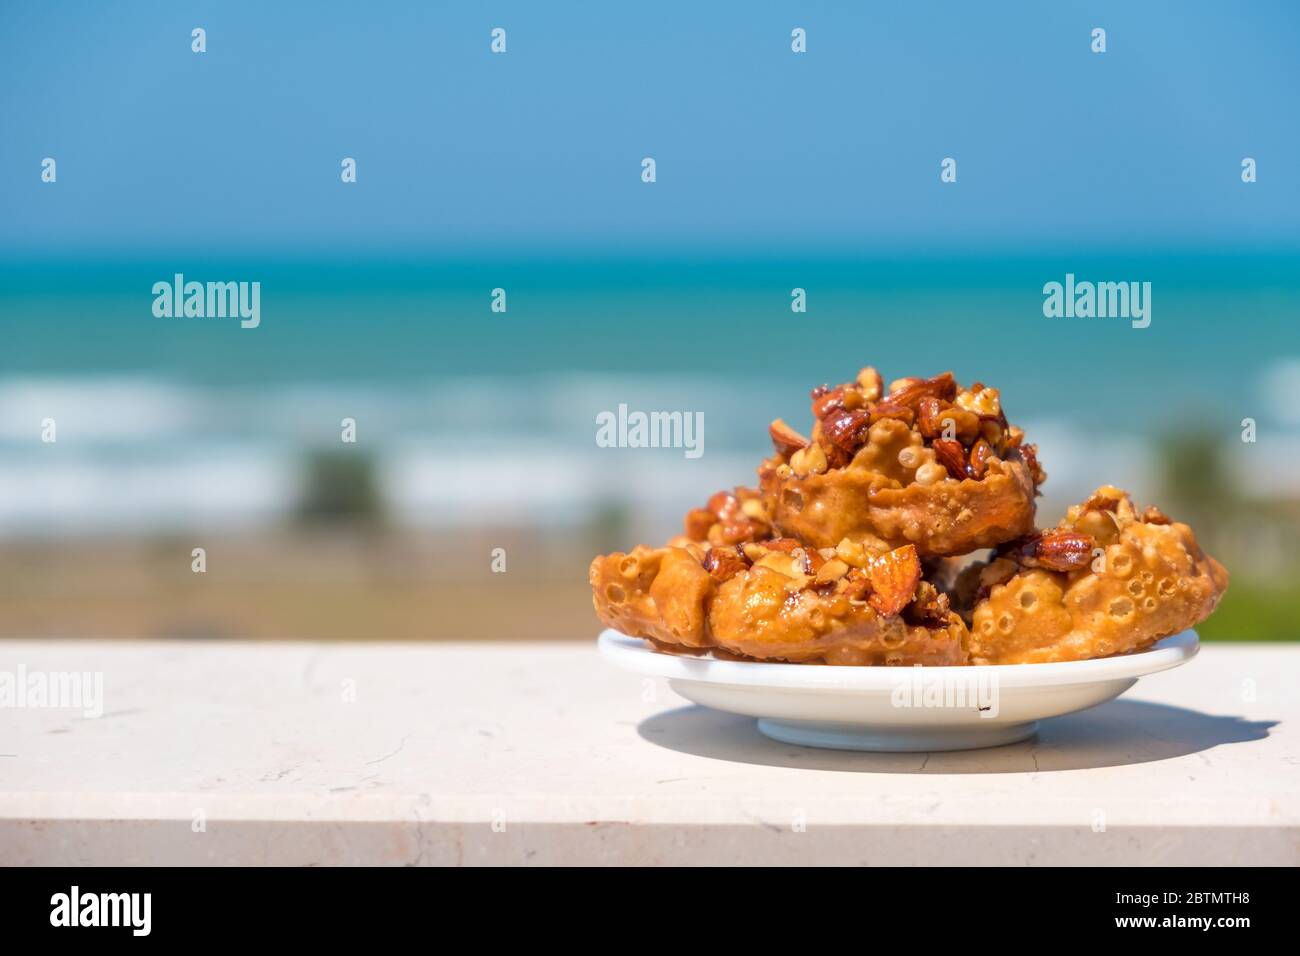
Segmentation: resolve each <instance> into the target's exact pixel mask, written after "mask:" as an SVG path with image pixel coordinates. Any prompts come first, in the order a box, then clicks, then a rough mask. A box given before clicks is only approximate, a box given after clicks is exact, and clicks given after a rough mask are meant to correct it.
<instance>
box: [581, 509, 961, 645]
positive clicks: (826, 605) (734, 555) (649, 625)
mask: <svg viewBox="0 0 1300 956" xmlns="http://www.w3.org/2000/svg"><path fill="white" fill-rule="evenodd" d="M744 492H746V489H737V494H736V495H729V496H724V497H722V498H720V497H719V496H718V495H715V496H714V498H713V499H711V508H710V509H699V510H708V511H709V512H710V514H712V515H713V517H714V518H715V519H716V518H718V512H719V511H726V510H727V509H728V508H730V507H731V506H730V505H727V504H726V499H727V497H730V498H733V499H736V500H755V499H754V498H752V497H744V495H743V493H744ZM713 505H716V506H717V507H712V506H713ZM751 510H752V509H751ZM724 523H725V522H724V521H722V520H715V521H714V522H713V523H712V524H709V526H708V527H707V528H705V519H704V517H703V515H699V514H697V513H696V512H694V511H693V512H691V513H690V514H688V515H687V519H686V527H687V534H685V535H682V536H681V537H679V538H676V539H674V543H673V544H670V545H669V546H668V547H664V548H647V547H644V546H642V547H638V548H635V549H633V550H632V551H631V552H630V553H615V554H610V555H602V556H601V557H598V558H596V559H595V560H594V561H593V562H592V564H591V569H590V574H589V578H590V583H591V586H592V600H593V603H594V606H595V608H596V613H597V615H598V616H599V617H600V619H601V620H602V621H603V622H604V623H605V624H607V625H608V626H610V627H613V628H615V629H617V630H619V631H622V632H623V633H625V634H631V635H634V636H637V637H643V638H646V639H648V640H650V641H652V642H654V644H655V646H657V647H660V648H661V649H664V648H671V649H672V650H674V651H685V652H687V653H698V652H699V651H700V650H702V649H704V648H714V649H717V650H719V651H720V652H722V653H724V654H727V655H731V656H737V657H744V658H749V659H757V660H781V661H791V662H797V663H822V662H824V663H833V664H963V663H965V662H966V646H965V638H966V626H965V624H964V623H963V622H962V620H961V618H960V617H958V616H957V615H956V614H955V613H953V612H952V610H951V609H950V608H949V606H948V598H947V596H946V595H944V594H942V593H940V592H939V591H938V590H937V589H936V588H935V587H934V586H933V585H931V584H930V583H929V582H927V581H924V580H922V579H921V563H920V559H919V557H918V556H917V553H916V549H915V548H914V547H912V546H911V545H908V546H905V547H903V548H898V549H896V550H893V551H874V552H873V551H870V550H868V549H866V548H864V547H863V546H861V545H851V544H849V543H846V544H845V546H844V547H843V548H841V549H838V550H835V549H829V548H828V549H823V550H821V551H818V550H816V549H812V548H809V547H806V546H805V545H804V544H803V543H802V542H800V541H797V540H795V539H792V538H770V537H769V538H765V539H762V540H751V541H743V542H740V543H728V544H710V543H709V542H708V541H707V537H708V536H709V534H710V531H711V530H712V529H714V528H716V527H717V526H718V525H720V524H724ZM757 527H758V522H757V520H755V529H752V530H754V531H755V533H756V529H757ZM700 536H704V537H705V538H706V540H705V541H703V542H701V541H700V540H699V538H700ZM716 536H717V533H716V532H715V533H714V537H716Z"/></svg>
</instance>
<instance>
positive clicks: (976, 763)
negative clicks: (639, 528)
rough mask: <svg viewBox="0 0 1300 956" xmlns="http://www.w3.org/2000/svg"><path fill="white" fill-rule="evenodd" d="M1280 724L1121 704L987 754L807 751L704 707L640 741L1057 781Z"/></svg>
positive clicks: (785, 763) (757, 759) (826, 765)
mask: <svg viewBox="0 0 1300 956" xmlns="http://www.w3.org/2000/svg"><path fill="white" fill-rule="evenodd" d="M1276 725H1277V721H1271V720H1257V721H1252V720H1246V719H1244V718H1242V717H1230V716H1216V715H1214V714H1206V713H1202V712H1201V711H1197V710H1188V709H1186V708H1182V707H1171V706H1168V705H1165V704H1153V703H1147V702H1145V701H1137V700H1114V701H1111V702H1110V703H1108V704H1102V705H1101V706H1099V707H1094V708H1092V709H1090V710H1085V711H1082V712H1080V713H1077V714H1067V715H1065V716H1063V717H1053V718H1050V719H1048V720H1044V721H1042V722H1041V723H1040V724H1039V726H1038V733H1037V734H1036V735H1034V736H1033V737H1031V738H1030V739H1029V740H1025V741H1021V742H1020V743H1015V744H1008V745H1007V746H1005V747H990V748H987V749H984V750H963V751H944V752H935V753H901V754H883V753H859V752H856V751H845V750H819V749H816V748H812V747H798V746H794V745H791V744H783V743H778V742H777V741H775V740H770V739H768V738H767V737H764V736H763V735H762V734H760V733H759V732H758V727H757V726H756V724H755V721H754V719H753V718H750V717H741V716H738V715H736V714H726V713H722V712H721V711H716V710H710V709H708V708H706V707H698V706H689V707H679V708H676V709H674V710H668V711H664V712H663V713H659V714H655V715H654V716H653V717H647V718H646V719H645V720H643V721H641V723H640V724H639V725H638V726H637V733H638V734H640V736H641V737H642V738H643V739H644V740H646V741H648V742H650V743H652V744H655V745H656V746H659V747H665V748H667V749H669V750H674V751H677V752H679V753H687V754H693V755H695V756H697V757H710V758H712V759H715V760H730V761H734V762H737V763H748V764H756V765H759V766H767V767H791V768H794V769H799V770H837V771H843V772H848V773H951V774H966V773H1047V772H1051V771H1056V770H1084V769H1089V768H1095V767H1120V766H1126V765H1129V764H1140V763H1150V762H1152V761H1156V760H1169V759H1171V758H1174V757H1183V756H1187V755H1188V754H1194V753H1201V752H1204V751H1207V750H1211V749H1213V748H1215V747H1219V746H1224V745H1228V744H1239V743H1247V742H1249V741H1252V740H1262V739H1263V738H1265V737H1267V736H1268V733H1269V730H1270V729H1271V728H1272V727H1274V726H1276Z"/></svg>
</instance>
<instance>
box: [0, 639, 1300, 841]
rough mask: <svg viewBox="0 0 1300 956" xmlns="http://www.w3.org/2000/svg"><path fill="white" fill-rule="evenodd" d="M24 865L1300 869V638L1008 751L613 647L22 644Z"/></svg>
mask: <svg viewBox="0 0 1300 956" xmlns="http://www.w3.org/2000/svg"><path fill="white" fill-rule="evenodd" d="M19 668H25V670H26V671H27V672H28V673H30V672H33V671H40V672H45V673H49V672H59V671H64V672H66V671H78V672H91V673H102V675H103V703H102V710H103V712H102V715H101V716H98V717H93V716H92V717H87V716H84V714H83V713H82V711H80V710H69V709H46V708H34V707H22V708H14V709H3V710H0V863H3V864H31V863H37V864H66V865H81V864H96V865H98V864H146V863H157V864H198V865H219V864H258V863H272V864H287V865H329V864H349V863H364V864H393V865H403V864H408V865H409V864H661V863H667V864H674V863H676V864H709V863H717V864H733V863H740V864H744V863H788V864H801V863H807V864H822V863H825V864H925V865H944V864H974V865H993V864H1008V863H1029V864H1069V863H1084V864H1219V865H1239V864H1257V863H1272V864H1292V865H1294V864H1297V863H1300V693H1297V688H1298V687H1300V647H1288V646H1263V645H1254V646H1251V645H1210V646H1207V647H1205V648H1203V650H1202V652H1201V654H1200V656H1199V657H1198V658H1196V659H1195V660H1193V661H1192V662H1191V663H1189V664H1187V665H1185V666H1183V667H1180V668H1178V669H1176V670H1173V671H1170V672H1168V673H1164V674H1157V675H1154V676H1152V677H1147V678H1143V679H1142V680H1141V681H1140V682H1139V683H1138V685H1137V686H1136V687H1135V688H1134V689H1133V690H1131V691H1129V692H1128V693H1127V694H1126V695H1125V696H1124V697H1122V698H1120V699H1119V700H1117V701H1114V702H1112V703H1110V704H1106V705H1104V706H1102V707H1098V708H1095V709H1094V710H1091V711H1087V712H1084V713H1081V714H1075V715H1071V716H1067V717H1060V718H1055V719H1053V720H1050V721H1046V722H1044V724H1043V725H1042V728H1041V730H1040V732H1039V734H1038V735H1037V737H1036V738H1034V739H1032V740H1029V741H1026V742H1024V743H1020V744H1013V745H1011V746H1006V747H1000V748H996V749H992V750H984V751H971V752H964V753H935V754H894V755H886V754H861V753H845V752H836V751H819V750H809V749H802V748H799V747H792V746H787V745H783V744H779V743H776V742H774V741H771V740H768V739H766V738H764V737H762V736H761V735H760V734H759V733H758V732H757V730H756V729H755V727H754V724H753V722H752V721H750V720H746V719H743V718H739V717H733V716H729V715H726V714H720V713H715V712H711V711H707V710H703V709H700V708H696V707H693V706H691V705H689V704H687V703H686V702H685V701H684V700H682V699H681V698H679V697H677V696H676V695H675V694H673V693H672V691H671V690H669V689H668V687H667V686H666V685H665V684H663V683H662V682H660V681H657V680H649V679H643V678H640V677H638V676H636V675H633V674H628V673H624V672H621V671H617V670H615V669H613V668H611V667H609V666H608V665H606V664H604V663H603V662H602V661H600V660H599V658H598V657H597V655H596V650H595V646H594V642H593V643H591V644H473V645H468V644H441V645H418V646H417V645H391V644H389V645H384V644H332V645H313V644H287V643H286V644H261V643H259V644H252V643H237V642H221V643H216V642H207V643H205V642H148V643H146V642H139V643H115V642H89V641H86V642H76V641H26V642H24V641H0V673H3V672H9V673H17V672H18V670H19Z"/></svg>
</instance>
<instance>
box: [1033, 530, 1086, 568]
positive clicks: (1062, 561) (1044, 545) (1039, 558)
mask: <svg viewBox="0 0 1300 956" xmlns="http://www.w3.org/2000/svg"><path fill="white" fill-rule="evenodd" d="M1096 546H1097V542H1096V541H1095V540H1094V539H1093V537H1092V535H1088V534H1082V533H1081V532H1078V531H1048V532H1045V533H1042V534H1039V535H1037V536H1036V537H1033V538H1030V539H1029V540H1028V541H1026V542H1025V543H1024V544H1023V545H1021V546H1020V556H1021V563H1022V564H1024V565H1027V566H1028V567H1041V568H1047V569H1048V570H1050V571H1078V570H1079V569H1081V568H1086V567H1087V566H1088V565H1089V564H1090V563H1091V562H1092V549H1093V548H1095V547H1096Z"/></svg>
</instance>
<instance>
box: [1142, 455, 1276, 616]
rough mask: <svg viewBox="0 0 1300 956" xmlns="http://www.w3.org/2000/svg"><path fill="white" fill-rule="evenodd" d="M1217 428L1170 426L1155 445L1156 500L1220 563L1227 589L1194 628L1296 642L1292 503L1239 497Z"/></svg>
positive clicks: (1238, 489) (1237, 487)
mask: <svg viewBox="0 0 1300 956" xmlns="http://www.w3.org/2000/svg"><path fill="white" fill-rule="evenodd" d="M1228 440H1231V439H1225V437H1224V436H1223V435H1222V434H1216V433H1214V432H1210V431H1205V430H1191V431H1181V432H1174V433H1172V434H1170V435H1169V436H1168V437H1167V438H1166V439H1165V440H1164V441H1162V442H1160V443H1159V444H1158V456H1159V459H1158V460H1159V466H1160V479H1161V498H1160V499H1159V501H1158V502H1157V503H1158V504H1159V505H1160V507H1161V508H1162V509H1163V510H1164V511H1165V512H1166V513H1168V514H1170V515H1171V516H1173V517H1174V518H1175V519H1177V520H1179V521H1185V522H1187V523H1188V524H1189V525H1191V526H1192V528H1193V529H1194V530H1195V532H1196V537H1197V540H1198V541H1199V543H1200V544H1201V546H1202V547H1203V548H1204V549H1205V550H1206V551H1207V552H1208V553H1210V554H1212V555H1214V557H1216V558H1217V559H1218V560H1219V561H1220V562H1222V563H1223V565H1224V566H1225V567H1226V568H1227V569H1228V572H1229V574H1230V575H1231V576H1232V580H1231V582H1230V583H1229V586H1228V593H1227V594H1226V595H1225V596H1224V598H1223V601H1222V603H1221V604H1220V605H1219V607H1218V609H1217V610H1216V611H1215V612H1214V614H1213V615H1211V616H1210V618H1209V619H1208V620H1206V621H1205V622H1203V623H1202V624H1201V625H1200V626H1198V627H1197V631H1198V633H1199V634H1200V635H1201V637H1202V638H1203V639H1205V640H1207V641H1295V640H1300V587H1297V586H1296V582H1297V580H1298V579H1300V544H1298V543H1297V542H1300V502H1296V501H1292V500H1274V499H1263V500H1260V499H1253V498H1248V497H1245V496H1243V495H1242V493H1241V491H1240V485H1239V483H1238V481H1237V480H1235V479H1234V476H1233V474H1232V471H1231V469H1230V467H1229V465H1228V462H1227V460H1226V455H1225V454H1224V452H1225V448H1226V442H1227V441H1228Z"/></svg>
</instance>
